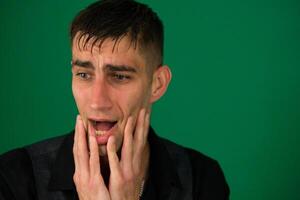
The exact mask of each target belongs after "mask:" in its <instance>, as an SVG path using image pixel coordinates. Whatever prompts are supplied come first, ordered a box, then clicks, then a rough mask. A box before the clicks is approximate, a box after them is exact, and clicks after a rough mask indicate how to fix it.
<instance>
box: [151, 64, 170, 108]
mask: <svg viewBox="0 0 300 200" xmlns="http://www.w3.org/2000/svg"><path fill="white" fill-rule="evenodd" d="M171 78H172V73H171V70H170V68H169V67H168V66H167V65H163V66H160V67H158V68H157V69H156V70H155V72H154V74H153V80H152V86H151V97H150V103H154V102H155V101H157V100H158V99H160V97H162V96H163V95H164V94H165V92H166V91H167V89H168V85H169V83H170V81H171Z"/></svg>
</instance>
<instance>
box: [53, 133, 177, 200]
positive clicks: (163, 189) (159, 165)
mask: <svg viewBox="0 0 300 200" xmlns="http://www.w3.org/2000/svg"><path fill="white" fill-rule="evenodd" d="M148 139H149V144H150V163H149V165H150V166H149V169H150V171H149V177H148V179H151V181H150V182H152V183H153V184H154V186H155V190H156V191H157V194H159V196H160V197H161V198H159V199H166V198H164V197H166V195H168V194H169V193H170V191H171V189H172V188H173V187H177V188H181V183H180V180H179V177H178V174H177V171H176V167H175V166H176V165H175V164H176V163H174V161H173V160H172V159H171V156H170V154H169V152H168V151H167V149H166V147H165V145H164V144H163V142H162V139H161V138H159V136H157V135H156V133H155V132H154V130H153V129H152V128H151V127H150V129H149V138H148ZM73 143H74V130H73V131H72V132H71V133H70V134H68V135H66V137H65V139H64V141H63V142H62V145H61V147H60V149H59V151H58V154H57V157H56V160H55V162H54V164H53V168H52V170H51V178H50V181H49V185H48V188H49V189H50V190H76V188H75V185H74V182H73V174H74V171H75V165H74V159H73ZM146 187H147V185H146ZM146 189H147V188H146Z"/></svg>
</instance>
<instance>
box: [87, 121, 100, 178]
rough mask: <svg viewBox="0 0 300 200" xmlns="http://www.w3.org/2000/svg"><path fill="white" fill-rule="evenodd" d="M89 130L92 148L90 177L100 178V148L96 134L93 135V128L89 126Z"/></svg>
mask: <svg viewBox="0 0 300 200" xmlns="http://www.w3.org/2000/svg"><path fill="white" fill-rule="evenodd" d="M88 130H89V133H90V134H89V146H90V160H89V165H90V176H91V177H93V176H99V175H101V173H100V159H99V147H98V143H97V140H96V137H95V134H93V133H92V131H93V130H92V129H91V126H90V125H88Z"/></svg>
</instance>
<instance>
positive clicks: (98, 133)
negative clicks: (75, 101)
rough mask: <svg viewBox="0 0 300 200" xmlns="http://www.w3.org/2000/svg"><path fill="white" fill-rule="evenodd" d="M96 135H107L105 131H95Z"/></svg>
mask: <svg viewBox="0 0 300 200" xmlns="http://www.w3.org/2000/svg"><path fill="white" fill-rule="evenodd" d="M95 133H96V135H103V134H104V133H105V131H97V130H96V131H95Z"/></svg>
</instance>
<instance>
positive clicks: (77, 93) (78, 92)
mask: <svg viewBox="0 0 300 200" xmlns="http://www.w3.org/2000/svg"><path fill="white" fill-rule="evenodd" d="M72 92H73V96H74V99H75V102H76V105H77V108H78V111H79V113H80V114H83V113H84V110H83V109H84V107H85V104H86V101H87V95H86V92H85V90H83V89H82V88H80V87H78V85H77V84H76V83H74V82H73V83H72Z"/></svg>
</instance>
